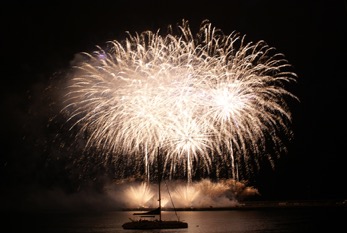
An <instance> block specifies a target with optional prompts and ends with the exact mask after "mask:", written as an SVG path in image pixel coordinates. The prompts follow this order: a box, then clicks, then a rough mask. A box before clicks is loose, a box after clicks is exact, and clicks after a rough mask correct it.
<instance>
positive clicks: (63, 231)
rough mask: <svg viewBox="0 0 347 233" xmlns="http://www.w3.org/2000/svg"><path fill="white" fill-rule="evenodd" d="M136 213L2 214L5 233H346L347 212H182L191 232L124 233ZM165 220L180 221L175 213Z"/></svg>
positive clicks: (181, 230)
mask: <svg viewBox="0 0 347 233" xmlns="http://www.w3.org/2000/svg"><path fill="white" fill-rule="evenodd" d="M132 214H133V212H132V211H114V212H102V213H100V212H92V213H91V212H89V213H52V212H41V213H2V214H1V215H2V216H1V218H2V221H1V222H3V223H4V225H2V227H0V228H2V230H1V232H4V233H5V232H6V233H12V232H15V233H20V232H35V233H38V232H40V233H41V232H46V233H87V232H88V233H91V232H93V233H118V232H128V233H134V232H142V233H144V232H186V233H198V232H199V233H200V232H201V233H225V232H235V233H255V232H288V233H289V232H327V233H328V232H329V233H332V232H346V230H347V227H346V226H347V210H346V208H326V207H324V208H289V209H258V210H222V211H179V212H177V214H178V216H179V217H180V220H183V221H186V222H188V224H189V226H188V228H187V229H178V230H140V231H139V230H123V229H122V227H121V225H122V224H123V223H124V222H127V221H129V218H134V216H133V215H132ZM163 219H172V220H173V219H176V216H175V212H172V211H168V212H164V213H163Z"/></svg>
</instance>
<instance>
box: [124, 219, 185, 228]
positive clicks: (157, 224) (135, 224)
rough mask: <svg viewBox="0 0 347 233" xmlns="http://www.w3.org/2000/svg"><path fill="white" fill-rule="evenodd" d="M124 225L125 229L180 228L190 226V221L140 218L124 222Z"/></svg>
mask: <svg viewBox="0 0 347 233" xmlns="http://www.w3.org/2000/svg"><path fill="white" fill-rule="evenodd" d="M122 227H123V229H178V228H188V223H186V222H181V221H158V220H154V221H149V220H139V221H132V222H127V223H124V224H123V225H122Z"/></svg>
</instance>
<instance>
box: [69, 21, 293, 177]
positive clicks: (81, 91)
mask: <svg viewBox="0 0 347 233" xmlns="http://www.w3.org/2000/svg"><path fill="white" fill-rule="evenodd" d="M84 56H85V59H84V60H83V61H82V62H80V63H79V64H78V65H77V66H76V67H74V69H75V70H74V73H73V74H72V75H71V77H69V78H70V81H69V82H68V93H67V94H66V96H65V97H64V98H65V101H66V102H65V103H66V105H65V107H64V109H63V112H64V113H66V114H67V115H68V116H69V117H68V122H72V123H73V124H72V127H78V129H79V132H80V133H81V134H83V135H87V137H88V141H87V144H86V148H91V147H93V148H97V149H100V150H101V151H104V152H105V153H108V154H110V153H111V154H113V156H114V157H118V156H124V155H125V156H128V157H134V158H136V161H138V163H143V164H147V166H150V165H151V164H153V163H154V161H155V160H156V153H157V148H160V151H161V154H162V155H165V159H164V174H168V175H169V176H170V177H173V176H175V175H176V176H178V177H182V176H186V177H187V178H188V182H191V181H192V179H193V176H194V171H196V170H199V169H201V170H203V171H201V172H200V173H204V172H205V173H207V174H209V173H210V172H211V171H212V170H213V171H216V172H215V173H216V174H217V173H218V171H219V170H222V165H221V164H223V166H227V167H228V169H231V170H232V175H231V176H232V178H235V176H236V175H235V173H236V172H235V171H236V170H235V169H236V168H237V167H238V168H242V169H243V170H244V171H245V173H249V172H251V171H252V170H253V169H256V168H257V167H258V166H259V161H261V160H262V159H267V160H268V161H270V162H271V163H272V162H273V160H274V159H275V158H276V157H278V156H279V155H280V154H281V151H282V150H283V149H285V146H284V144H283V143H282V141H283V140H282V139H283V137H286V138H288V137H290V136H291V135H292V132H291V130H290V127H289V126H288V125H289V123H290V122H291V114H290V111H289V107H288V104H287V103H286V100H288V97H289V98H293V99H297V98H296V97H295V96H294V95H293V94H292V93H290V92H289V91H287V90H286V85H287V84H288V83H291V82H295V81H296V74H295V73H293V72H291V71H290V68H291V66H290V64H289V63H288V62H287V61H286V60H285V58H284V56H283V55H282V54H279V53H276V52H275V49H274V48H272V47H269V46H268V45H267V44H266V43H265V42H264V41H259V42H257V43H252V42H250V43H245V37H244V36H240V35H239V34H237V33H232V34H230V35H225V34H224V33H223V32H222V31H221V30H219V29H217V28H214V27H212V25H211V23H210V22H209V21H203V23H202V24H201V27H200V30H199V31H198V33H197V34H196V35H195V36H194V35H193V33H192V32H191V30H190V28H189V25H188V22H187V21H185V20H183V21H182V24H180V25H179V27H178V32H177V33H174V30H173V29H172V27H171V26H170V27H169V30H168V33H167V34H165V35H161V34H160V33H159V31H157V32H151V31H145V32H142V33H140V34H138V33H136V34H135V35H131V34H130V33H129V34H128V37H127V39H125V40H124V41H112V42H110V43H109V47H108V49H102V48H100V47H98V50H97V51H95V52H93V53H84ZM269 145H271V148H272V150H273V151H271V152H268V153H266V151H267V147H268V146H269ZM138 158H143V160H142V159H138ZM214 161H222V162H219V163H215V162H214ZM126 169H130V168H126ZM145 171H146V172H147V173H148V170H147V169H146V170H145ZM182 174H183V175H182ZM217 176H218V174H217Z"/></svg>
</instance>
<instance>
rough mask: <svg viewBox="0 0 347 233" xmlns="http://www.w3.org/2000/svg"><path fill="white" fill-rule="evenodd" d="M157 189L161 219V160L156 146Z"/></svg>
mask: <svg viewBox="0 0 347 233" xmlns="http://www.w3.org/2000/svg"><path fill="white" fill-rule="evenodd" d="M157 160H158V190H159V199H158V201H159V221H161V191H160V183H161V161H160V152H159V146H158V158H157Z"/></svg>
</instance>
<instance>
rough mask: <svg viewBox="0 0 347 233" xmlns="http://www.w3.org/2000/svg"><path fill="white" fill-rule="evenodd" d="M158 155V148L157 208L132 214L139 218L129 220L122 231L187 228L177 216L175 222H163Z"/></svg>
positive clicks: (185, 223) (186, 224)
mask: <svg viewBox="0 0 347 233" xmlns="http://www.w3.org/2000/svg"><path fill="white" fill-rule="evenodd" d="M160 167H161V166H160V154H159V148H158V195H159V198H158V202H159V204H158V207H157V208H156V209H154V210H150V211H147V212H143V213H134V214H133V215H137V216H139V218H138V219H136V220H134V219H131V218H130V222H126V223H124V224H123V225H122V227H123V229H133V230H141V229H142V230H150V229H179V228H188V223H187V222H184V221H180V220H179V217H178V215H177V214H176V216H177V220H163V219H162V215H161V212H162V209H161V190H160V183H161V174H160Z"/></svg>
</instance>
